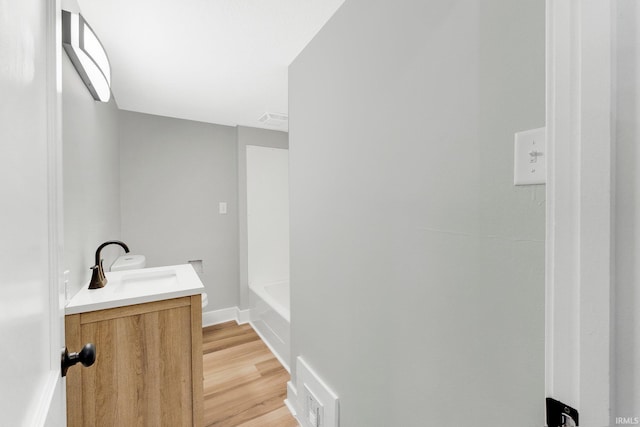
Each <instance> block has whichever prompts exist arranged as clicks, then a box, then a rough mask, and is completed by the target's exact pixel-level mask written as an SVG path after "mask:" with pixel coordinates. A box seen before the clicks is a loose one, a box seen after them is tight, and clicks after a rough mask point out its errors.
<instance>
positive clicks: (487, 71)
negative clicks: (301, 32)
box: [289, 0, 545, 427]
mask: <svg viewBox="0 0 640 427" xmlns="http://www.w3.org/2000/svg"><path fill="white" fill-rule="evenodd" d="M544 8H545V4H544V1H542V0H526V1H518V2H513V1H509V0H487V1H482V2H477V1H474V0H457V1H451V0H435V1H429V2H425V1H422V0H401V1H398V2H388V1H383V0H349V1H347V2H345V4H344V5H343V6H342V8H341V9H340V10H339V11H338V12H337V14H336V15H334V17H333V18H332V19H331V20H330V21H329V22H328V23H327V25H325V27H324V28H323V29H322V30H321V31H320V33H319V34H318V35H317V36H316V38H315V39H314V40H313V41H312V42H311V43H310V44H309V45H308V46H307V47H306V49H305V50H304V51H303V52H302V53H301V54H300V56H299V57H298V58H297V59H296V60H295V61H294V63H293V64H292V65H291V67H290V69H289V79H290V82H289V83H290V87H289V97H290V102H289V105H290V128H289V137H290V140H289V141H290V183H291V326H292V355H293V356H294V357H295V356H302V357H303V358H304V359H305V360H306V361H307V362H308V363H309V365H310V366H311V367H312V369H314V370H315V371H316V372H318V374H319V375H320V376H321V377H322V378H323V379H324V380H325V381H326V382H327V383H328V385H329V386H330V387H331V388H333V389H334V391H335V392H336V393H337V394H338V396H339V398H340V417H341V425H343V426H364V425H366V426H380V427H383V426H392V425H393V426H403V427H411V426H415V427H418V426H424V425H434V426H435V425H439V426H459V425H474V426H476V427H489V426H491V427H493V426H495V425H497V424H500V423H501V422H502V423H503V424H504V423H507V424H509V423H513V424H514V425H518V426H521V427H538V426H540V425H542V423H543V420H544V407H543V405H544V399H543V397H544V242H543V239H544V187H543V186H534V187H514V186H513V134H514V132H516V131H519V130H525V129H531V128H535V127H540V126H544V40H545V39H544V37H545V36H544V17H545V13H544ZM293 374H294V377H295V372H294V373H293ZM294 379H295V378H294Z"/></svg>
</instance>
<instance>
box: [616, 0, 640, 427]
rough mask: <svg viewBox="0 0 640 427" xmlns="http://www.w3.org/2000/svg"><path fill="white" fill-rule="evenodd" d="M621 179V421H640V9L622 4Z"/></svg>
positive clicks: (618, 138) (618, 386)
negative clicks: (635, 419)
mask: <svg viewBox="0 0 640 427" xmlns="http://www.w3.org/2000/svg"><path fill="white" fill-rule="evenodd" d="M617 8H618V22H617V23H618V25H617V52H616V54H617V56H616V59H617V64H616V67H615V69H616V72H617V75H616V82H617V94H616V96H617V105H616V108H617V120H616V124H615V125H616V144H617V145H616V151H617V153H616V168H615V170H616V176H615V185H616V186H615V193H616V197H615V199H616V200H615V215H614V223H615V242H616V246H615V253H616V266H615V267H616V274H615V281H616V287H615V294H616V295H615V306H614V309H613V313H614V321H615V336H614V340H615V351H614V355H613V361H614V370H613V372H614V387H615V388H614V402H615V406H614V408H613V411H612V418H614V419H612V420H611V424H612V425H614V424H615V417H640V366H638V360H639V358H640V350H639V349H640V314H639V313H640V291H639V290H638V289H639V287H640V264H639V263H638V259H640V236H639V234H638V230H639V229H640V217H639V216H638V213H639V212H640V186H639V185H638V182H639V181H638V180H639V178H640V151H639V150H638V140H639V138H640V119H639V117H640V111H639V110H638V107H639V106H640V52H639V51H638V46H640V33H639V32H638V28H639V26H640V5H638V2H637V1H634V0H618V2H617Z"/></svg>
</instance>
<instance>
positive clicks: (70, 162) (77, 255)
mask: <svg viewBox="0 0 640 427" xmlns="http://www.w3.org/2000/svg"><path fill="white" fill-rule="evenodd" d="M62 140H63V159H64V160H63V179H64V189H63V191H64V268H65V269H67V270H69V271H70V276H69V289H68V296H69V297H71V296H73V295H74V294H75V293H76V292H77V291H78V290H80V288H81V287H82V286H84V285H86V284H88V283H89V279H90V278H91V272H90V270H89V267H91V266H92V265H93V264H94V253H95V250H96V248H97V247H98V245H100V243H102V242H104V241H105V240H110V239H118V238H120V166H119V163H120V158H119V145H118V107H117V105H116V102H115V100H114V99H113V98H112V99H111V100H110V101H109V103H107V104H105V103H102V102H96V101H94V100H93V98H92V97H91V95H90V94H89V91H88V90H87V88H86V87H85V85H84V83H83V82H82V80H81V79H80V77H79V76H78V73H77V72H76V70H75V68H74V67H73V65H72V64H71V61H70V60H69V58H68V57H67V55H66V54H65V53H63V54H62ZM120 251H121V249H119V248H117V247H108V248H106V249H105V250H104V251H103V255H104V258H105V265H109V264H110V263H111V262H112V261H113V260H114V259H115V257H116V256H118V255H119V253H120Z"/></svg>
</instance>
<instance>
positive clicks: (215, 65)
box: [77, 0, 344, 130]
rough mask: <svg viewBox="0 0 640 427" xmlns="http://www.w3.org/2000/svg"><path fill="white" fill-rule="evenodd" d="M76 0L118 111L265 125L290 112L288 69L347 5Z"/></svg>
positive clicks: (293, 0)
mask: <svg viewBox="0 0 640 427" xmlns="http://www.w3.org/2000/svg"><path fill="white" fill-rule="evenodd" d="M77 1H78V4H79V7H80V12H81V13H82V14H83V15H84V17H85V19H86V20H87V22H89V25H91V27H92V28H93V29H94V31H95V32H96V33H97V34H98V37H99V38H100V40H101V41H102V43H103V45H104V46H105V49H106V50H107V54H108V55H109V60H110V62H111V68H112V92H113V94H114V96H115V98H116V101H117V102H118V106H119V107H120V108H121V109H124V110H131V111H138V112H143V113H150V114H157V115H161V116H169V117H177V118H181V119H189V120H198V121H203V122H209V123H218V124H224V125H231V126H234V125H244V126H253V127H270V128H274V127H273V126H265V125H263V124H262V123H260V122H259V121H258V119H259V118H260V117H261V116H262V115H263V114H264V113H265V112H273V113H285V114H288V103H287V67H288V66H289V64H290V63H291V62H292V61H293V60H294V59H295V57H296V56H297V55H298V53H300V51H301V50H302V49H303V48H304V47H305V46H306V45H307V43H308V42H309V41H310V40H311V39H312V38H313V37H314V36H315V35H316V33H317V32H318V31H319V30H320V28H322V26H323V25H324V24H325V23H326V22H327V21H328V19H329V18H330V17H331V16H332V15H333V13H334V12H335V11H336V10H337V9H338V8H339V7H340V5H341V4H342V3H343V2H344V0H180V1H176V0H109V1H105V0H77ZM284 130H286V127H284Z"/></svg>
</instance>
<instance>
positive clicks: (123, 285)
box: [65, 264, 204, 314]
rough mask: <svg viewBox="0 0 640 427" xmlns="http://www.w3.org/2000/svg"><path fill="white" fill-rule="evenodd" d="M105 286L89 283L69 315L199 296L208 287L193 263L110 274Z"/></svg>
mask: <svg viewBox="0 0 640 427" xmlns="http://www.w3.org/2000/svg"><path fill="white" fill-rule="evenodd" d="M106 276H107V284H106V286H105V287H104V288H100V289H89V284H88V283H87V284H86V285H85V286H84V287H83V288H82V289H81V290H80V291H79V292H78V293H77V294H76V295H74V297H73V298H71V300H70V301H69V303H68V304H67V306H66V308H65V314H78V313H86V312H88V311H96V310H104V309H107V308H116V307H123V306H127V305H134V304H144V303H147V302H153V301H161V300H165V299H171V298H180V297H186V296H190V295H197V294H201V293H203V292H204V286H203V284H202V282H201V281H200V278H199V277H198V274H197V273H196V272H195V270H194V269H193V267H192V266H191V264H184V265H170V266H166V267H153V268H143V269H140V270H125V271H112V272H108V273H106Z"/></svg>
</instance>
